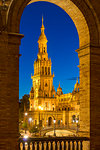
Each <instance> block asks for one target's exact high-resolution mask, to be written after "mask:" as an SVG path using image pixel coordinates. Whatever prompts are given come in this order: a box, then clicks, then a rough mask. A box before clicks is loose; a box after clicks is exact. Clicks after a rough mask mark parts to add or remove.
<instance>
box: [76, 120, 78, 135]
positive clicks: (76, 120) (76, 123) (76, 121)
mask: <svg viewBox="0 0 100 150" xmlns="http://www.w3.org/2000/svg"><path fill="white" fill-rule="evenodd" d="M76 124H77V128H76V133H78V120H76Z"/></svg>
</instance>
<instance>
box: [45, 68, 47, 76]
mask: <svg viewBox="0 0 100 150" xmlns="http://www.w3.org/2000/svg"><path fill="white" fill-rule="evenodd" d="M45 74H46V75H47V67H45Z"/></svg>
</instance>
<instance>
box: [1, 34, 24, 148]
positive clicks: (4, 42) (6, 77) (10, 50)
mask: <svg viewBox="0 0 100 150" xmlns="http://www.w3.org/2000/svg"><path fill="white" fill-rule="evenodd" d="M22 37H23V35H20V34H15V33H7V32H3V33H1V34H0V70H1V72H0V74H1V81H0V141H1V142H0V149H2V150H12V149H13V150H16V149H18V147H17V146H18V143H17V141H18V137H19V129H18V126H19V114H18V112H19V45H20V41H21V38H22Z"/></svg>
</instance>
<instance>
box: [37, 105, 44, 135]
mask: <svg viewBox="0 0 100 150" xmlns="http://www.w3.org/2000/svg"><path fill="white" fill-rule="evenodd" d="M38 108H39V130H40V136H41V128H40V111H41V110H43V107H41V106H39V107H38Z"/></svg>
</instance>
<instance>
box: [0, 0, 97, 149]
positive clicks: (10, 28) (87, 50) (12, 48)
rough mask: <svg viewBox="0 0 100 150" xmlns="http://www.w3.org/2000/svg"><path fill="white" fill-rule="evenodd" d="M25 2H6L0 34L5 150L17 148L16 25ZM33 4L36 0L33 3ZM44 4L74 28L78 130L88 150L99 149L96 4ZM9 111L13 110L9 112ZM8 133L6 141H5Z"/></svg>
mask: <svg viewBox="0 0 100 150" xmlns="http://www.w3.org/2000/svg"><path fill="white" fill-rule="evenodd" d="M45 1H47V0H45ZM29 2H30V0H11V1H10V3H9V7H8V11H7V14H6V15H5V16H6V27H7V30H6V31H4V32H2V33H1V34H0V46H1V47H0V51H1V53H2V55H1V59H0V60H1V62H2V72H1V73H2V80H1V81H2V93H1V95H0V96H1V101H3V103H2V106H3V107H2V108H3V109H1V111H2V114H4V116H5V117H4V119H3V118H2V116H3V115H2V116H1V119H2V121H1V122H2V125H3V126H4V130H0V131H1V136H0V138H2V137H4V138H5V136H4V135H6V138H5V140H2V141H3V143H5V145H6V147H7V148H8V149H9V150H10V149H13V150H15V149H17V147H18V144H17V141H18V122H17V121H18V95H19V83H18V82H19V77H18V76H19V45H20V41H21V38H22V37H23V35H21V34H20V33H19V26H20V18H21V15H22V13H23V10H24V8H25V7H26V6H27V4H28V3H29ZM33 2H36V1H34V0H33ZM47 2H51V3H54V4H56V5H58V6H59V7H61V8H62V9H64V10H65V11H66V13H68V14H69V16H70V17H71V18H72V20H73V22H74V23H75V26H76V28H77V31H78V35H79V41H80V48H79V49H78V50H77V52H78V57H79V63H80V65H79V68H80V95H81V99H80V101H81V103H80V107H81V111H80V123H81V131H83V130H85V133H84V136H90V138H91V142H90V148H91V150H94V149H98V148H99V147H100V143H99V141H98V139H99V137H100V132H99V130H98V129H99V127H100V117H99V116H100V110H99V108H100V104H99V97H100V96H99V95H100V94H99V93H100V92H99V89H98V88H97V87H98V86H99V85H100V77H99V73H100V71H99V70H100V69H99V67H100V64H99V60H100V23H99V19H98V17H97V13H96V11H95V10H96V5H95V9H94V7H93V3H90V2H88V1H86V0H83V1H81V2H80V0H77V1H76V0H67V1H66V0H62V1H61V0H48V1H47ZM4 50H5V51H4ZM3 68H4V70H3ZM94 72H95V74H94ZM95 75H96V77H95ZM5 81H6V82H5ZM98 81H99V82H98ZM93 93H94V94H93ZM8 102H10V103H11V105H10V104H9V103H8ZM5 104H6V105H5ZM13 108H15V109H14V110H13ZM12 110H13V111H12ZM12 112H13V113H12ZM85 115H86V116H85ZM12 119H13V120H14V121H13V123H12ZM94 119H95V121H94ZM4 120H5V121H4ZM5 122H6V123H5ZM16 122H17V124H16ZM4 123H5V124H4ZM5 128H6V130H5ZM12 128H14V130H12ZM9 134H10V138H8V136H9ZM80 135H81V132H80ZM7 138H8V139H7ZM7 141H9V142H7ZM9 143H10V144H9ZM0 144H1V143H0ZM4 149H5V147H4Z"/></svg>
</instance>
